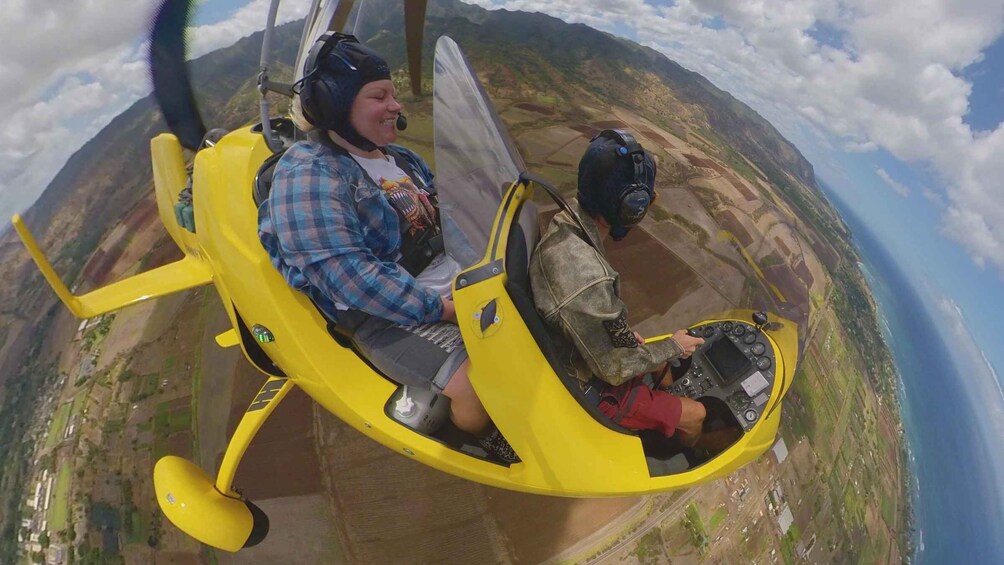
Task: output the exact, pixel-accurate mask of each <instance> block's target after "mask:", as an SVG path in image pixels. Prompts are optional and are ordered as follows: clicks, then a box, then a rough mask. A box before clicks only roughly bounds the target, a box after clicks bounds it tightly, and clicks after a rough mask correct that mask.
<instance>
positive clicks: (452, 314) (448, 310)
mask: <svg viewBox="0 0 1004 565" xmlns="http://www.w3.org/2000/svg"><path fill="white" fill-rule="evenodd" d="M440 300H442V301H443V317H442V320H443V321H444V322H453V323H454V324H456V323H457V307H456V306H454V304H453V300H451V299H449V298H446V297H445V296H443V297H440Z"/></svg>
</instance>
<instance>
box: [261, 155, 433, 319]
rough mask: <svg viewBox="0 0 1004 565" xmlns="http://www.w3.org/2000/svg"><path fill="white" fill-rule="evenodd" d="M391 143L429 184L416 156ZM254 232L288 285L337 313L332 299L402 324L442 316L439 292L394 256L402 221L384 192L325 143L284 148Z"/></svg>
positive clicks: (428, 176)
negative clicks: (427, 285)
mask: <svg viewBox="0 0 1004 565" xmlns="http://www.w3.org/2000/svg"><path fill="white" fill-rule="evenodd" d="M394 148H395V149H396V150H397V151H398V152H400V153H401V154H403V155H404V156H405V157H407V158H409V159H412V160H413V162H414V163H415V165H416V168H417V169H418V171H419V174H422V175H423V176H424V177H425V178H424V179H423V180H425V181H426V183H425V184H427V185H431V184H432V172H431V171H429V168H428V167H427V166H426V165H425V163H424V161H422V159H421V157H418V156H417V155H415V154H414V153H412V152H411V151H408V150H407V149H404V148H403V147H399V146H395V147H394ZM398 166H399V167H401V168H402V169H404V170H407V168H405V167H403V166H402V164H401V163H398ZM258 237H259V239H261V243H262V245H263V246H264V247H265V250H266V251H267V252H268V255H269V257H271V259H272V264H273V265H275V268H276V269H278V270H279V272H280V273H282V276H283V277H284V278H285V279H286V281H287V282H288V283H289V284H290V286H292V287H293V288H295V289H296V290H298V291H300V292H303V293H305V294H307V295H308V296H310V297H311V298H312V299H313V300H314V302H315V303H317V305H318V306H319V307H320V308H321V309H323V310H324V311H325V312H326V313H327V314H328V315H329V316H332V317H334V318H335V319H337V316H338V314H337V312H338V310H337V309H336V308H335V303H336V302H340V303H342V304H344V305H346V306H348V307H349V308H352V309H356V310H362V311H364V312H367V313H369V314H372V315H374V316H378V317H380V318H384V319H387V320H390V321H392V322H395V323H398V324H402V325H417V324H423V323H429V322H435V321H438V320H440V319H442V317H443V304H442V302H441V301H440V298H439V294H437V293H436V292H435V291H433V290H430V289H428V288H426V287H423V286H421V285H420V284H418V282H417V281H416V280H415V277H413V276H411V275H410V274H409V273H408V272H407V271H405V270H404V269H403V268H401V267H400V266H399V265H398V264H397V263H396V262H395V261H396V260H397V259H398V257H399V256H400V249H401V226H400V220H399V218H398V215H397V212H396V211H395V210H394V208H393V207H392V206H391V204H390V202H388V201H387V197H386V196H385V194H384V191H383V190H382V189H381V188H380V187H378V186H377V185H376V183H375V182H373V181H372V180H371V179H370V178H369V177H368V176H367V175H366V174H365V173H364V172H363V169H362V167H360V166H359V165H358V164H357V163H356V162H355V161H354V160H352V158H351V157H349V156H348V155H345V154H339V153H336V152H335V151H334V150H332V148H331V147H328V146H326V145H324V144H321V143H317V142H313V141H301V142H298V143H296V144H294V145H293V146H292V147H290V148H289V150H287V151H286V154H285V155H283V156H282V158H281V159H280V160H279V163H278V164H277V165H276V167H275V175H274V176H273V181H272V191H271V193H270V194H269V197H268V200H266V201H265V202H263V203H262V205H261V208H259V210H258Z"/></svg>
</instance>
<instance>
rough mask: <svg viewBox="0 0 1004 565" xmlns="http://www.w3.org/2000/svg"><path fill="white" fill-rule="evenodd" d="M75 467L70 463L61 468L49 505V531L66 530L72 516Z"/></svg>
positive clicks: (65, 463) (62, 465)
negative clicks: (71, 503)
mask: <svg viewBox="0 0 1004 565" xmlns="http://www.w3.org/2000/svg"><path fill="white" fill-rule="evenodd" d="M72 473H73V467H72V466H71V465H70V463H69V462H64V463H62V464H61V465H60V466H59V471H58V473H57V474H56V482H55V486H54V487H53V489H52V501H51V502H50V503H49V516H48V519H49V531H50V532H58V531H60V530H63V529H65V528H66V522H67V518H68V517H69V514H70V479H71V477H72Z"/></svg>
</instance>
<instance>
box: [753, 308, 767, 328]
mask: <svg viewBox="0 0 1004 565" xmlns="http://www.w3.org/2000/svg"><path fill="white" fill-rule="evenodd" d="M753 323H754V324H755V325H756V329H758V330H763V328H764V326H766V325H767V324H768V323H770V321H769V320H768V319H767V313H766V312H762V311H761V312H754V313H753Z"/></svg>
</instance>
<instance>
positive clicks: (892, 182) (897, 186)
mask: <svg viewBox="0 0 1004 565" xmlns="http://www.w3.org/2000/svg"><path fill="white" fill-rule="evenodd" d="M875 174H876V175H878V177H879V178H880V179H882V180H883V181H884V182H885V183H886V184H887V185H888V186H889V188H891V189H892V191H893V192H895V193H896V195H897V196H900V197H902V198H906V197H907V196H910V187H908V186H906V185H905V184H903V183H901V182H899V181H898V180H896V179H894V178H892V177H891V176H889V173H887V172H886V171H885V169H883V168H882V167H878V168H877V169H875Z"/></svg>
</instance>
